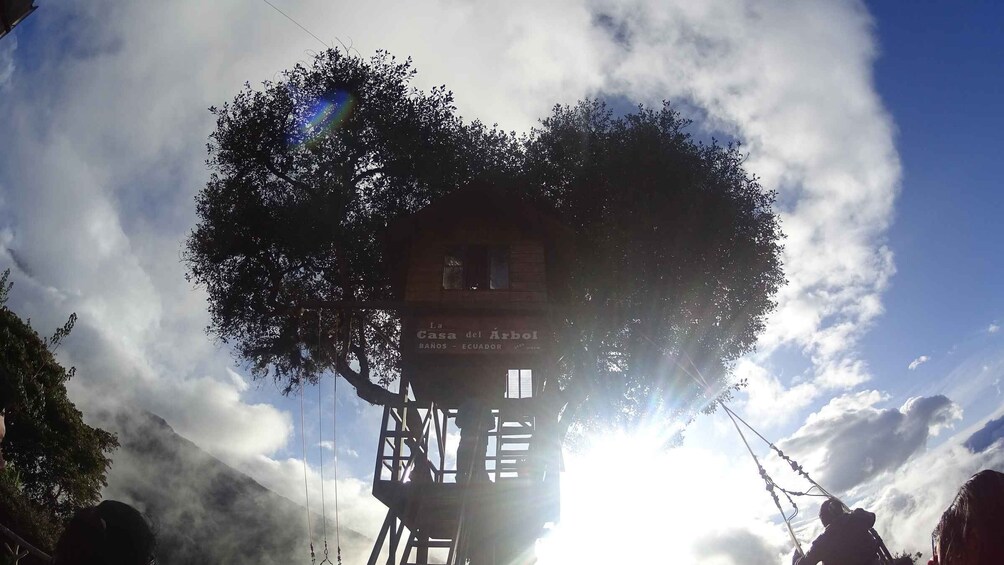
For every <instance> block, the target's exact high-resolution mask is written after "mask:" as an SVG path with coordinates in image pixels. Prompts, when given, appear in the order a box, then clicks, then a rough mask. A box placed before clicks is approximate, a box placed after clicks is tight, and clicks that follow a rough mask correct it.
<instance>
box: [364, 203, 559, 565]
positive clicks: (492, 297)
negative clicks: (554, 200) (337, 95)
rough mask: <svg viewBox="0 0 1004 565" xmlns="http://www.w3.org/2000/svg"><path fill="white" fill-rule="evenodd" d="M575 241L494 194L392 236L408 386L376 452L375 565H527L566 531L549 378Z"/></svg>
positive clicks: (413, 221) (424, 213)
mask: <svg viewBox="0 0 1004 565" xmlns="http://www.w3.org/2000/svg"><path fill="white" fill-rule="evenodd" d="M571 242H572V233H571V231H570V230H569V229H568V228H566V227H564V226H562V225H561V224H559V223H557V222H556V221H554V220H553V219H551V218H549V217H547V216H545V215H544V214H541V213H540V212H538V211H537V210H535V209H533V208H532V207H530V206H528V205H526V204H524V203H521V202H519V201H517V200H516V199H515V198H513V197H511V196H509V195H507V194H505V193H503V192H501V191H498V190H496V189H493V188H491V187H484V186H481V187H467V188H465V189H461V190H459V191H457V192H455V193H454V194H452V195H450V196H447V197H445V198H443V199H441V200H439V201H437V202H434V203H432V204H431V205H429V206H427V207H426V208H424V209H422V210H420V211H419V212H417V213H415V214H413V215H411V216H408V217H406V218H402V219H400V220H398V221H397V222H396V223H394V224H393V225H391V226H390V227H389V230H388V247H387V257H388V260H389V261H390V262H391V264H392V266H393V271H394V273H395V276H394V282H393V285H394V292H395V294H396V298H397V299H398V301H399V303H401V304H403V308H402V333H401V341H400V350H401V385H400V394H399V399H400V400H399V402H398V403H397V404H396V405H394V406H388V407H386V409H385V411H384V416H383V423H382V428H381V435H380V445H379V448H378V450H377V457H376V463H375V469H374V471H375V472H374V485H373V493H374V495H375V496H376V497H377V498H378V499H380V500H381V501H382V502H383V503H384V504H386V505H387V507H388V514H387V519H386V520H385V522H384V525H383V529H382V531H381V532H380V535H379V536H378V539H377V542H376V545H375V546H374V548H373V552H372V554H371V557H370V561H369V562H370V563H371V564H373V563H377V562H378V561H383V559H386V563H402V564H425V563H429V562H430V561H429V560H430V559H433V560H434V561H433V562H443V561H444V560H445V562H446V563H451V564H452V563H471V564H472V565H496V564H498V565H501V564H509V563H520V562H523V561H520V559H524V560H525V559H530V558H532V553H533V543H534V541H535V540H536V538H537V537H539V535H540V534H541V533H542V531H543V527H544V524H546V523H548V522H554V521H556V520H557V518H558V481H559V470H560V469H559V467H560V441H559V440H558V438H557V437H556V436H557V433H556V424H557V409H556V408H555V403H554V402H549V401H548V398H549V393H550V392H553V391H552V390H550V389H549V388H548V387H549V386H550V387H553V386H554V384H553V382H549V381H548V376H549V375H551V374H553V372H554V368H555V364H556V362H557V358H556V356H557V351H556V347H555V336H554V329H555V325H554V324H553V323H552V316H553V312H554V311H555V306H556V305H558V304H560V303H561V302H562V299H563V298H564V295H565V290H564V289H565V287H566V285H567V280H568V274H567V273H568V267H567V265H568V260H569V259H570V254H571V251H570V250H571ZM457 445H459V447H456V448H454V447H453V446H457ZM405 528H406V529H407V534H406V533H405ZM402 542H403V547H402ZM385 544H386V546H387V551H386V553H384V554H382V553H381V552H383V551H384V545H385ZM437 553H438V554H439V555H437ZM381 555H384V557H383V558H381ZM430 556H431V557H430ZM528 556H530V557H528Z"/></svg>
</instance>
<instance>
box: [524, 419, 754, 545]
mask: <svg viewBox="0 0 1004 565" xmlns="http://www.w3.org/2000/svg"><path fill="white" fill-rule="evenodd" d="M664 437H665V434H659V433H653V432H651V431H649V432H641V433H633V434H632V433H615V434H610V435H606V436H603V437H601V438H597V439H596V440H595V441H594V442H592V444H591V445H590V446H589V447H588V448H587V449H586V450H584V451H583V452H581V453H570V454H566V457H565V467H566V469H565V473H564V475H563V477H562V493H561V503H562V508H561V522H560V523H559V524H558V525H557V526H555V527H554V529H553V530H552V531H551V532H550V533H548V535H546V536H545V537H544V538H542V539H541V540H540V541H539V542H538V544H537V555H538V558H539V562H540V564H541V565H568V564H575V565H584V564H592V563H596V564H601V563H615V562H618V563H664V562H673V563H696V562H697V560H696V558H695V551H694V550H695V546H696V545H700V544H702V543H703V544H705V545H707V544H709V543H710V544H713V543H714V539H715V536H716V535H718V534H720V533H721V532H724V531H726V530H727V529H728V528H731V527H734V526H736V525H737V523H736V522H734V521H733V520H734V519H735V518H737V516H736V515H735V514H734V511H737V510H738V511H739V513H740V515H743V514H744V515H745V518H743V520H742V526H744V527H747V528H749V527H753V528H757V527H758V524H754V523H753V522H756V521H757V520H755V519H754V514H752V512H753V511H752V508H754V507H756V505H757V504H758V502H757V501H758V500H759V498H762V495H763V488H762V486H759V487H758V486H757V485H756V483H755V481H752V482H751V481H746V480H741V481H739V483H737V482H736V481H735V480H734V479H733V478H732V476H733V475H735V469H732V468H731V467H730V465H729V463H728V459H727V458H726V457H725V456H724V455H722V454H721V453H718V452H716V451H715V450H714V449H706V448H695V447H677V448H667V447H666V444H665V441H664ZM750 473H754V472H753V471H752V470H750ZM754 474H755V473H754ZM750 487H753V488H750ZM761 502H762V501H761ZM751 505H752V506H751ZM740 509H742V510H740ZM746 509H750V510H746ZM746 512H751V513H750V514H747V513H746ZM764 525H766V524H764ZM768 527H769V526H768ZM701 553H702V554H704V555H705V558H704V559H703V560H702V563H705V564H711V563H732V562H733V561H732V559H731V558H729V557H727V556H724V555H714V552H713V551H708V550H707V549H705V550H704V551H702V552H701Z"/></svg>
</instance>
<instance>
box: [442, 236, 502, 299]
mask: <svg viewBox="0 0 1004 565" xmlns="http://www.w3.org/2000/svg"><path fill="white" fill-rule="evenodd" d="M475 254H477V255H479V256H476V255H475ZM499 257H502V258H504V262H503V263H502V265H504V267H505V269H504V273H505V286H504V287H499V288H493V287H492V285H493V283H494V282H495V281H494V280H493V279H492V274H493V272H494V269H493V267H494V264H493V263H494V260H495V259H497V258H499ZM451 259H459V261H457V263H458V264H450V260H451ZM472 265H475V266H477V268H478V271H479V272H478V273H476V274H474V275H472V274H471V268H472V267H471V266H472ZM442 268H443V276H442V281H441V283H440V286H441V289H442V290H447V291H458V290H465V291H475V292H481V291H508V290H510V289H511V288H512V281H511V274H512V251H511V246H510V245H509V244H494V243H470V244H459V245H448V246H447V247H446V250H445V251H444V252H443V262H442ZM480 271H484V272H480ZM458 277H459V281H460V285H459V287H453V286H448V285H447V281H448V280H456V279H457V278H458ZM475 278H477V279H478V280H477V282H479V283H482V282H483V283H484V286H483V287H480V286H479V287H477V288H471V286H472V282H474V279H475Z"/></svg>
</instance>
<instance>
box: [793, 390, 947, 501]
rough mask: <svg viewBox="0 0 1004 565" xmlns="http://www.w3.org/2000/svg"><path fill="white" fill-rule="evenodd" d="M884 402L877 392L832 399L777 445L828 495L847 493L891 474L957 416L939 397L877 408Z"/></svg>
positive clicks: (917, 398) (917, 399)
mask: <svg viewBox="0 0 1004 565" xmlns="http://www.w3.org/2000/svg"><path fill="white" fill-rule="evenodd" d="M886 400H888V398H887V397H886V396H884V395H882V394H881V393H879V392H877V391H865V392H860V393H856V394H851V395H844V396H841V397H838V398H835V399H833V400H831V401H830V402H828V403H827V404H826V405H825V406H823V407H822V408H821V409H820V410H819V411H817V412H815V413H813V414H811V415H810V416H809V417H808V418H807V419H806V421H805V424H804V425H803V426H802V427H801V428H799V429H798V430H797V431H796V432H795V433H794V434H792V435H791V436H790V437H789V438H787V439H785V440H784V441H782V442H780V443H779V446H780V447H781V449H782V450H784V451H786V452H789V453H790V454H792V456H793V457H795V459H797V460H799V461H800V462H801V463H802V464H803V466H804V467H805V468H806V469H807V470H811V471H812V472H814V474H815V475H817V476H816V480H818V481H819V482H820V483H821V484H824V485H828V487H827V488H829V489H830V490H831V491H847V490H849V489H852V488H854V487H856V486H859V485H862V484H863V483H865V482H867V481H869V480H871V479H874V478H876V477H878V476H880V475H882V474H883V473H886V472H891V471H894V470H895V469H897V468H898V467H899V466H900V465H902V464H904V463H906V462H907V461H909V460H910V458H911V457H913V456H914V455H915V454H917V453H919V452H921V451H923V449H924V448H925V446H926V444H927V440H928V438H929V437H931V436H934V435H937V434H938V433H939V432H940V431H941V430H943V429H944V428H946V427H948V426H951V425H952V424H953V423H954V422H955V421H957V420H959V419H961V418H962V410H961V408H959V406H958V405H957V404H955V403H954V402H952V401H951V400H949V399H948V398H946V397H944V396H941V395H938V396H931V397H916V398H911V399H909V400H907V401H906V403H904V404H903V406H901V407H899V408H879V407H878V406H877V405H878V404H880V403H882V402H884V401H886Z"/></svg>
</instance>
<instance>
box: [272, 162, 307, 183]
mask: <svg viewBox="0 0 1004 565" xmlns="http://www.w3.org/2000/svg"><path fill="white" fill-rule="evenodd" d="M264 161H265V162H264V166H265V170H267V171H268V172H270V173H272V174H273V175H275V176H276V177H279V178H280V179H282V180H284V181H286V182H288V183H289V184H290V185H291V186H293V187H296V188H299V189H300V190H307V189H309V188H310V186H308V185H307V184H305V183H302V182H300V181H298V180H294V179H293V178H291V177H290V176H289V175H287V174H286V173H284V172H282V171H280V170H279V169H277V168H275V165H273V164H272V163H270V162H269V161H268V159H265V160H264Z"/></svg>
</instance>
